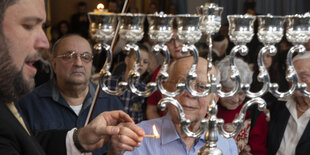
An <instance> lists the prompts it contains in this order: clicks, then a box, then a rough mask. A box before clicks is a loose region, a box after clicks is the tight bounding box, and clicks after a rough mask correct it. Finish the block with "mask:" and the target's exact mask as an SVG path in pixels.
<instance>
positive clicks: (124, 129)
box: [108, 123, 144, 155]
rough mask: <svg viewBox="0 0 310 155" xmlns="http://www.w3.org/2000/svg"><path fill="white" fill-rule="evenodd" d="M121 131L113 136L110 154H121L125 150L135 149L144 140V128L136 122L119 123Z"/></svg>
mask: <svg viewBox="0 0 310 155" xmlns="http://www.w3.org/2000/svg"><path fill="white" fill-rule="evenodd" d="M118 126H119V127H120V132H119V134H118V135H113V136H112V138H111V147H110V149H109V151H108V155H119V154H123V152H125V151H133V150H134V148H135V147H138V146H140V143H141V142H142V140H143V135H144V130H143V129H141V128H140V127H138V126H137V125H135V124H134V123H121V124H119V125H118Z"/></svg>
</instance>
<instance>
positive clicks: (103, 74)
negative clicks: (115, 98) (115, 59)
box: [99, 43, 127, 95]
mask: <svg viewBox="0 0 310 155" xmlns="http://www.w3.org/2000/svg"><path fill="white" fill-rule="evenodd" d="M101 47H102V48H103V49H104V50H105V51H106V52H107V57H106V60H105V63H104V65H103V67H102V69H101V70H100V73H99V74H100V78H99V86H100V87H101V89H102V90H103V91H104V92H105V93H107V94H110V95H120V94H122V93H123V92H124V90H125V89H126V88H127V83H126V82H122V83H119V84H118V86H119V87H118V88H119V89H117V90H111V89H109V88H108V86H107V85H106V81H107V80H108V79H109V78H111V76H112V74H111V72H110V71H109V70H110V67H111V63H112V51H111V47H110V46H109V45H108V44H105V43H102V44H101ZM103 49H101V50H103Z"/></svg>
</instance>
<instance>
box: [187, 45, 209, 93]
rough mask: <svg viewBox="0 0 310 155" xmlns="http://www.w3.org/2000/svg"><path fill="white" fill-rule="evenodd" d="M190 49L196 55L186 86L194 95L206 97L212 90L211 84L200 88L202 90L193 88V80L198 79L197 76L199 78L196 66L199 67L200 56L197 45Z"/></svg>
mask: <svg viewBox="0 0 310 155" xmlns="http://www.w3.org/2000/svg"><path fill="white" fill-rule="evenodd" d="M188 50H190V51H191V53H192V55H193V57H194V62H193V64H192V66H191V68H190V70H189V72H188V73H187V78H186V82H185V88H186V90H187V91H188V92H189V93H190V94H191V95H192V96H194V97H205V96H207V95H208V94H209V92H210V86H209V85H206V86H205V87H204V88H199V89H203V90H202V91H201V92H198V91H197V90H195V89H193V88H192V86H193V85H191V82H192V81H194V80H196V78H197V74H196V68H197V64H198V58H199V53H198V50H197V48H196V47H195V45H191V46H189V48H188Z"/></svg>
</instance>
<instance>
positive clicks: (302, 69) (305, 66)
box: [293, 59, 310, 91]
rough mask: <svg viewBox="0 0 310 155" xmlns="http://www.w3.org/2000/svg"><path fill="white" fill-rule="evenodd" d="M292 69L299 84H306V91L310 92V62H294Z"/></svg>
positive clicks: (307, 60)
mask: <svg viewBox="0 0 310 155" xmlns="http://www.w3.org/2000/svg"><path fill="white" fill-rule="evenodd" d="M293 64H294V67H295V69H296V72H297V74H298V78H299V82H303V83H306V84H307V86H308V87H307V91H310V60H309V59H300V60H296V61H294V63H293Z"/></svg>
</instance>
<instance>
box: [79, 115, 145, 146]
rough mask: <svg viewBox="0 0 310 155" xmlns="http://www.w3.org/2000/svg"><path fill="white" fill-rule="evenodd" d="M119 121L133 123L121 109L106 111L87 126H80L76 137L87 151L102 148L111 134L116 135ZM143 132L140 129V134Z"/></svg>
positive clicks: (119, 129)
mask: <svg viewBox="0 0 310 155" xmlns="http://www.w3.org/2000/svg"><path fill="white" fill-rule="evenodd" d="M119 123H134V121H133V120H132V119H131V118H130V116H129V115H128V114H126V113H125V112H123V111H108V112H103V113H101V114H100V115H98V116H97V117H96V118H95V119H94V120H92V121H91V122H90V123H89V124H88V125H87V126H85V127H83V128H80V130H79V135H78V139H79V142H80V144H81V145H82V146H83V148H84V149H86V150H88V151H92V150H96V149H99V148H102V147H103V146H104V145H105V144H107V143H108V141H109V140H110V138H111V136H112V135H118V134H119V133H120V131H121V127H119V126H117V125H118V124H119ZM143 134H144V132H143V130H142V133H141V135H143Z"/></svg>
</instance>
